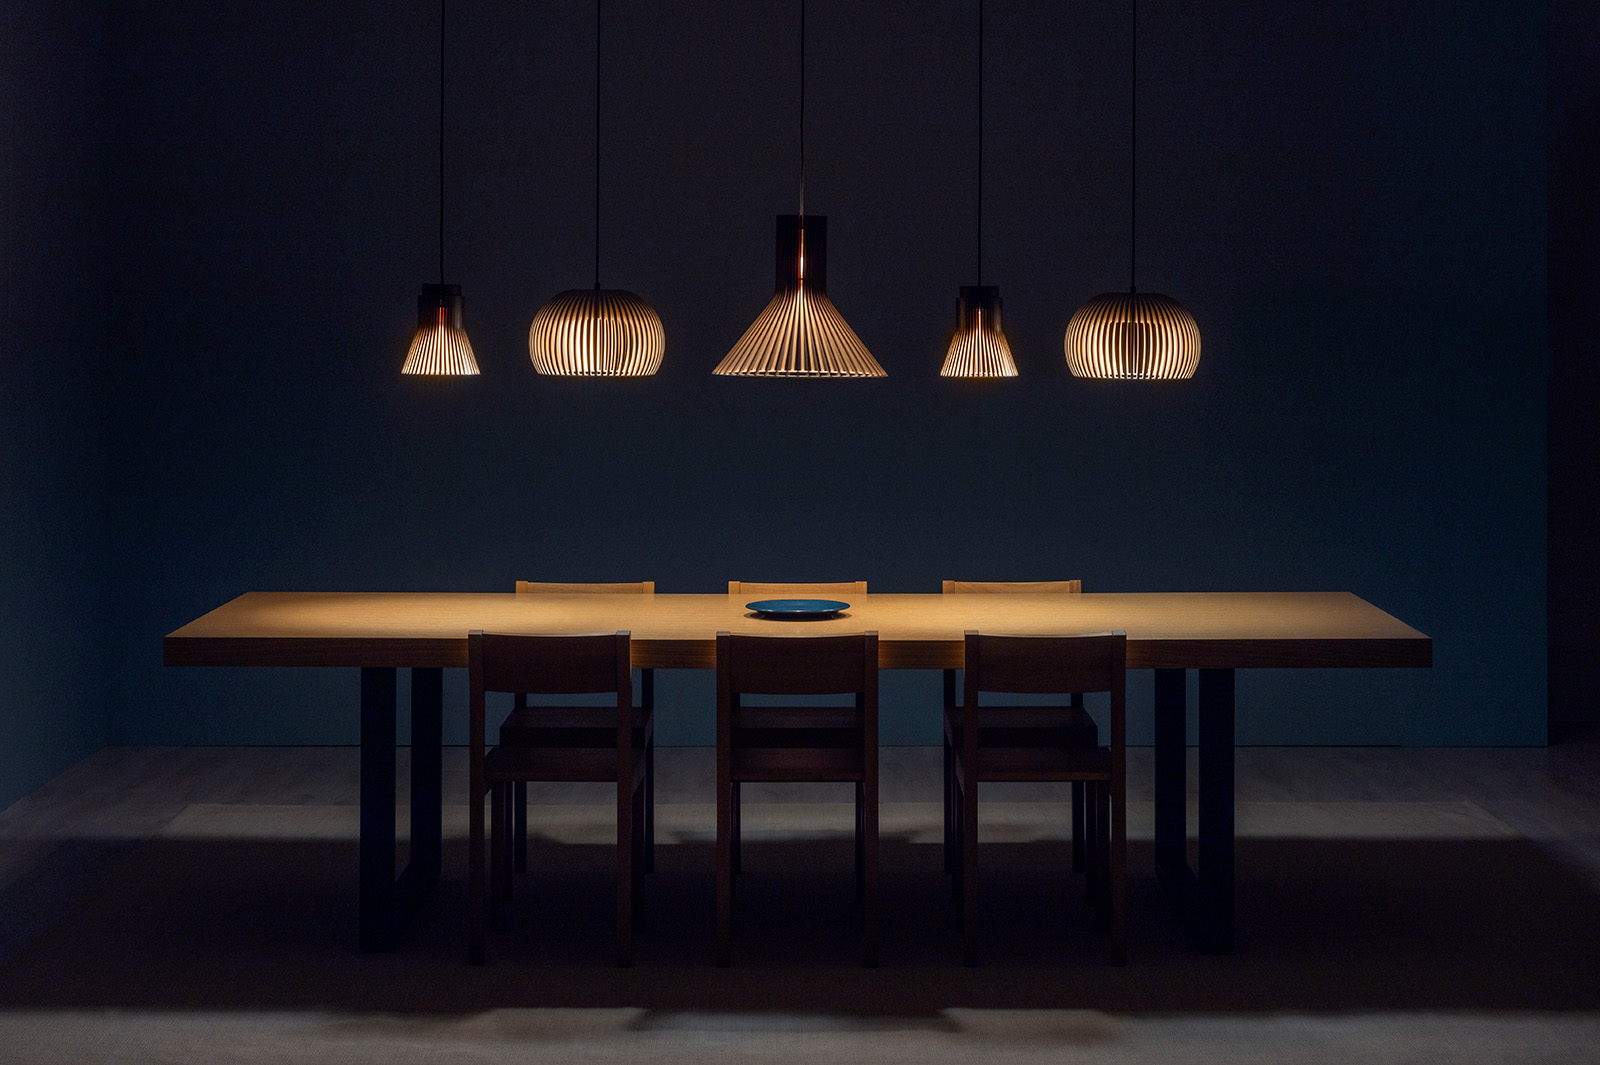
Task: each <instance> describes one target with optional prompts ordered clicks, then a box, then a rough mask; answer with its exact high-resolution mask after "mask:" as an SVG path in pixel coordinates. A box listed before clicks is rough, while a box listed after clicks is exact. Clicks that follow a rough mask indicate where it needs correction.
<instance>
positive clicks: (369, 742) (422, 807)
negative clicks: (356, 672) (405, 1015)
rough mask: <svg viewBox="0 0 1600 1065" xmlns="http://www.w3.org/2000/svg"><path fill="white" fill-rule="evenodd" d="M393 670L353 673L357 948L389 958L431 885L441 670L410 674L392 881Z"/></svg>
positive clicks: (435, 863)
mask: <svg viewBox="0 0 1600 1065" xmlns="http://www.w3.org/2000/svg"><path fill="white" fill-rule="evenodd" d="M395 718H396V683H395V671H394V670H393V669H390V668H364V669H362V670H361V884H360V888H359V891H360V906H359V910H360V932H359V940H360V944H361V949H362V950H366V951H389V950H393V949H394V948H395V944H396V943H397V942H398V940H399V937H400V932H401V931H402V929H403V928H404V927H405V925H406V923H407V922H408V921H409V920H410V918H411V915H412V914H413V913H414V912H415V911H416V909H417V907H418V906H419V905H420V904H421V902H422V900H423V899H424V898H425V897H426V896H427V894H428V891H429V889H430V888H432V887H433V885H434V883H435V882H437V881H438V879H439V867H440V853H441V850H442V846H441V842H442V836H443V833H442V831H441V823H440V822H441V814H442V791H443V775H444V773H443V743H442V741H443V729H444V671H443V670H442V669H414V670H412V671H411V856H410V860H409V861H408V863H407V865H406V867H405V869H404V870H403V871H401V873H400V874H399V876H398V877H397V876H396V875H395V830H394V822H395V795H394V792H395V764H394V762H395V740H396V730H395Z"/></svg>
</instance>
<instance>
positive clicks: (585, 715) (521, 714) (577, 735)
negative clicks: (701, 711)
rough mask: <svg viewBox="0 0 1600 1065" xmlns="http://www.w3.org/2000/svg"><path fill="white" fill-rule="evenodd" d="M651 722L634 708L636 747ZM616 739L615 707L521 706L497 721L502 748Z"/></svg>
mask: <svg viewBox="0 0 1600 1065" xmlns="http://www.w3.org/2000/svg"><path fill="white" fill-rule="evenodd" d="M654 724H655V719H654V717H653V715H651V714H650V712H649V711H648V710H646V709H645V708H644V707H642V706H636V707H634V708H633V745H634V746H635V747H643V746H644V745H645V744H646V743H647V742H649V740H650V738H651V734H652V733H653V732H654ZM616 742H617V709H616V707H614V706H521V707H517V708H515V709H513V710H512V711H511V712H510V713H509V714H507V715H506V719H505V720H504V721H502V722H501V723H500V744H501V746H503V747H611V746H613V745H615V743H616Z"/></svg>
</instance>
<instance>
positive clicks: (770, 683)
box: [717, 632, 878, 695]
mask: <svg viewBox="0 0 1600 1065" xmlns="http://www.w3.org/2000/svg"><path fill="white" fill-rule="evenodd" d="M717 663H718V668H719V669H721V670H725V671H726V673H725V675H726V679H727V683H728V685H729V688H730V690H731V691H733V692H736V693H740V694H745V695H830V694H836V693H840V692H863V691H866V690H868V688H869V686H874V685H875V679H876V674H877V669H878V634H877V633H876V632H869V633H865V634H864V635H859V636H793V637H788V636H738V635H733V634H730V633H726V632H719V633H717Z"/></svg>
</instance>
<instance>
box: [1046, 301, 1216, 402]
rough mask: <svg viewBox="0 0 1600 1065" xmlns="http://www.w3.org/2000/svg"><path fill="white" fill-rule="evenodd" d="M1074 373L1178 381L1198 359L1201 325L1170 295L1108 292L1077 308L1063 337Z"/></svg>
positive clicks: (1191, 369) (1124, 378) (1068, 364)
mask: <svg viewBox="0 0 1600 1065" xmlns="http://www.w3.org/2000/svg"><path fill="white" fill-rule="evenodd" d="M1063 346H1064V347H1065V349H1066V354H1067V368H1068V369H1069V370H1071V371H1072V375H1073V376H1074V377H1093V378H1101V379H1104V380H1116V381H1180V380H1187V379H1188V378H1191V377H1193V376H1194V371H1195V367H1197V366H1199V365H1200V327H1199V326H1198V325H1196V324H1195V320H1194V316H1193V315H1191V314H1190V313H1189V312H1188V311H1187V310H1185V309H1184V307H1183V305H1182V304H1180V303H1179V302H1178V301H1177V300H1175V299H1173V298H1172V297H1170V296H1162V295H1159V294H1157V293H1153V292H1105V293H1102V294H1100V295H1098V296H1096V297H1095V298H1094V299H1092V300H1090V301H1089V302H1088V303H1085V304H1084V305H1083V306H1082V307H1079V308H1078V312H1077V313H1076V314H1074V315H1073V316H1072V320H1071V321H1070V322H1068V323H1067V335H1066V338H1065V340H1064V342H1063Z"/></svg>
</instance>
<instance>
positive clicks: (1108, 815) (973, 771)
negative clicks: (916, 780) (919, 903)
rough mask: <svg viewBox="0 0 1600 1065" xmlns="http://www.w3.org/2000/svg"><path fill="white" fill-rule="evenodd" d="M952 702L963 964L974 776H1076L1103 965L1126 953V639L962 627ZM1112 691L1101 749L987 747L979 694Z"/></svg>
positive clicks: (970, 898) (971, 925)
mask: <svg viewBox="0 0 1600 1065" xmlns="http://www.w3.org/2000/svg"><path fill="white" fill-rule="evenodd" d="M964 668H965V672H966V676H965V679H964V683H963V685H962V700H961V705H960V706H959V707H957V708H956V709H955V711H954V712H951V713H947V715H946V716H947V718H954V721H949V720H947V722H946V728H947V729H950V730H952V731H953V732H954V734H955V738H956V751H957V756H956V764H955V773H954V778H955V779H954V787H953V789H952V798H953V799H954V805H955V814H956V820H957V822H958V827H957V832H956V835H955V843H956V854H955V858H956V862H957V865H958V867H959V869H960V876H959V882H960V892H959V894H960V899H961V926H962V948H963V960H964V961H965V962H966V964H968V965H975V964H977V958H978V940H977V931H978V846H977V844H978V784H979V783H980V782H982V781H1001V780H1010V781H1083V782H1086V783H1087V784H1088V786H1089V790H1090V792H1091V794H1092V795H1093V800H1092V801H1091V803H1090V809H1091V810H1092V811H1094V821H1095V826H1094V832H1093V835H1094V837H1095V840H1096V844H1095V846H1094V848H1093V852H1092V856H1093V861H1092V862H1091V869H1090V872H1089V876H1090V877H1091V878H1092V879H1094V880H1096V881H1097V884H1098V887H1097V890H1096V891H1095V892H1094V898H1095V901H1096V908H1097V910H1098V912H1099V913H1098V915H1099V923H1100V925H1101V926H1102V927H1105V928H1109V930H1110V933H1111V961H1112V963H1113V964H1117V965H1121V964H1122V963H1123V962H1124V961H1126V959H1127V920H1126V892H1127V888H1126V883H1127V861H1128V856H1127V851H1128V844H1127V812H1126V809H1125V799H1126V794H1127V783H1126V770H1127V751H1126V744H1127V714H1126V707H1125V691H1124V681H1125V677H1126V671H1127V635H1126V634H1125V633H1121V632H1112V633H1097V634H1094V635H1086V636H993V635H986V634H980V633H977V632H968V633H967V634H966V642H965V665H964ZM1094 691H1107V692H1110V693H1111V716H1110V732H1111V742H1110V745H1109V746H1107V747H1100V746H1094V747H1084V746H1082V745H1079V744H1074V743H1051V744H1046V743H1028V744H1021V745H1017V746H990V745H988V744H987V743H986V742H985V740H986V737H985V735H984V729H983V725H982V716H981V711H980V709H979V705H980V704H979V697H980V693H982V692H1007V693H1028V694H1034V695H1044V694H1055V693H1061V692H1094Z"/></svg>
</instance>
